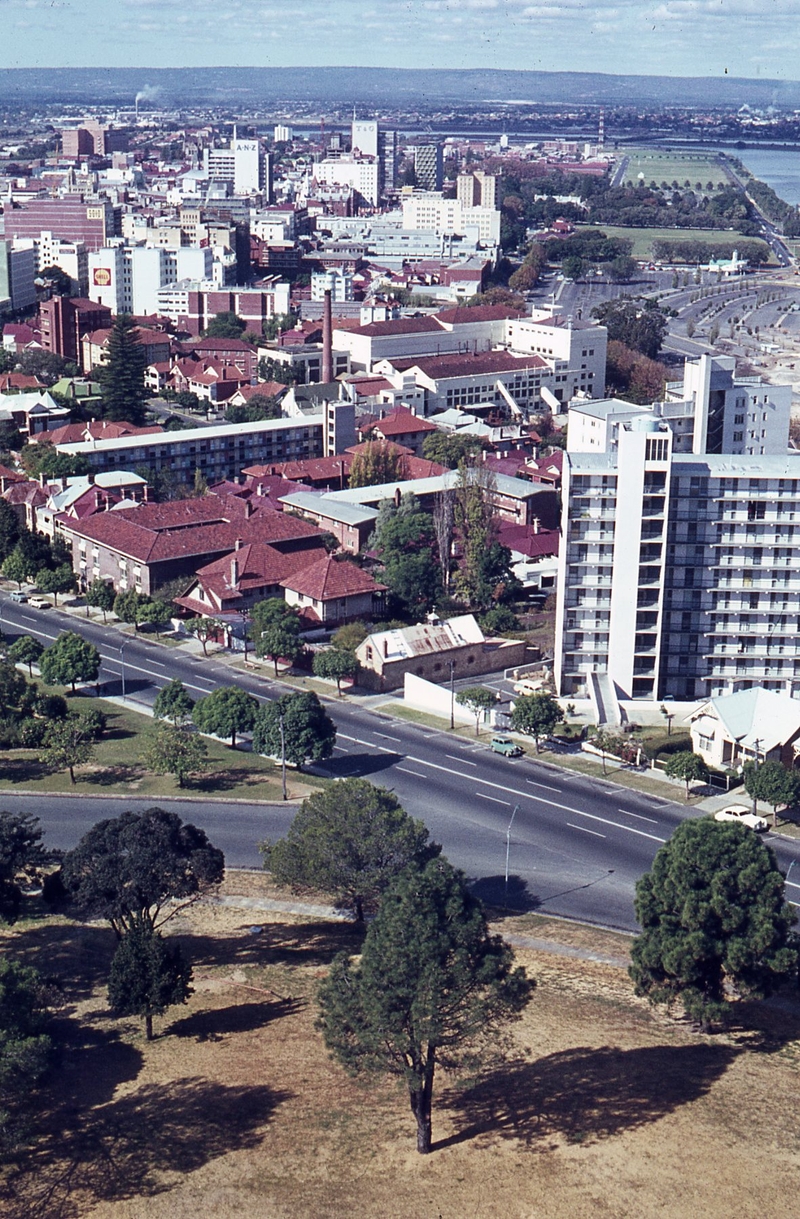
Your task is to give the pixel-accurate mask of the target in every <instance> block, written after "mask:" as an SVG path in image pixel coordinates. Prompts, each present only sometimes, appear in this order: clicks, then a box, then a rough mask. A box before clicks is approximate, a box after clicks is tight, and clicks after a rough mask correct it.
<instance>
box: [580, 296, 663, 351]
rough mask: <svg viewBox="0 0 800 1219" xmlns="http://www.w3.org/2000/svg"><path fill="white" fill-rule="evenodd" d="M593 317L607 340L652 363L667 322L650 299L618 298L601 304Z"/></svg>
mask: <svg viewBox="0 0 800 1219" xmlns="http://www.w3.org/2000/svg"><path fill="white" fill-rule="evenodd" d="M592 316H593V317H594V318H595V319H596V320H597V321H598V322H599V323H600V325H601V326H605V327H606V329H607V330H608V337H609V339H610V340H612V341H613V340H616V341H618V342H620V343H624V344H625V345H626V347H632V348H633V350H634V351H640V352H641V353H642V355H645V356H648V357H649V358H650V359H651V360H654V359H655V358H656V356H657V355H658V353H659V351H660V350H661V344H662V343H663V342H664V337H665V335H666V333H667V329H668V326H669V318H668V317H667V314H666V313H665V312H664V310H663V309H661V308H660V306H659V304H658V302H657V301H656V300H654V299H653V298H652V297H644V298H642V297H635V298H631V297H629V296H621V297H618V298H617V299H616V300H609V301H603V303H602V304H601V305H596V306H595V307H594V309H593V310H592Z"/></svg>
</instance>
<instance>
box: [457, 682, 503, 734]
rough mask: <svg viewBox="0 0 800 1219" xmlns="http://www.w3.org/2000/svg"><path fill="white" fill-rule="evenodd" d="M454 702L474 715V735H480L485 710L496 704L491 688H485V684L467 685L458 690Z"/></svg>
mask: <svg viewBox="0 0 800 1219" xmlns="http://www.w3.org/2000/svg"><path fill="white" fill-rule="evenodd" d="M456 702H457V703H458V705H459V707H466V708H467V710H469V711H471V712H472V714H473V715H474V716H475V735H476V736H480V726H481V720H482V719H483V718H484V716H485V715H486V712H487V711H488V710H489V709H490V708H491V707H494V706H496V704H497V699H496V697H495V695H494V694H493V693H492V691H491V690H487V688H486V686H467V688H466V689H465V690H459V692H458V694H457V695H456Z"/></svg>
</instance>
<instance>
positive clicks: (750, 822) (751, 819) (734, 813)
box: [714, 804, 767, 834]
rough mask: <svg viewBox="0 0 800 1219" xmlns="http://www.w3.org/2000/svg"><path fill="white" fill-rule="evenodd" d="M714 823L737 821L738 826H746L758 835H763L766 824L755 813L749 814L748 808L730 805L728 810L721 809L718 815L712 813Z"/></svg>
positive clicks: (741, 805)
mask: <svg viewBox="0 0 800 1219" xmlns="http://www.w3.org/2000/svg"><path fill="white" fill-rule="evenodd" d="M714 820H715V821H738V822H739V824H740V825H746V826H747V827H748V829H751V830H756V831H757V832H758V833H759V834H763V833H764V830H766V829H767V823H766V821H765V820H764V818H763V817H759V816H758V814H757V813H754V812H751V810H750V809H749V808H745V806H744V805H743V804H731V805H729V807H728V808H721V809H720V810H719V812H718V813H714Z"/></svg>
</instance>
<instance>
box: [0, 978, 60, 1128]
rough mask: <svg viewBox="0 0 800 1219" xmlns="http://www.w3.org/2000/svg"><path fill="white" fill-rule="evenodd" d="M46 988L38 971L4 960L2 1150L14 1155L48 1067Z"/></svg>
mask: <svg viewBox="0 0 800 1219" xmlns="http://www.w3.org/2000/svg"><path fill="white" fill-rule="evenodd" d="M44 992H45V988H44V985H43V983H42V980H41V978H40V977H39V975H38V974H37V972H36V971H35V970H34V969H31V968H30V967H29V966H27V965H22V964H20V963H19V962H18V961H13V960H11V958H10V957H9V956H7V955H6V956H3V957H0V1150H2V1151H3V1152H7V1151H9V1150H11V1149H12V1148H13V1147H14V1146H15V1145H16V1144H17V1143H18V1142H19V1141H20V1140H21V1139H23V1138H24V1137H25V1135H26V1133H27V1131H28V1123H29V1120H30V1115H31V1111H32V1110H33V1108H34V1101H35V1093H34V1088H35V1087H36V1085H37V1084H38V1083H39V1081H40V1080H41V1079H42V1077H43V1076H44V1074H45V1072H46V1071H47V1067H48V1065H49V1062H50V1056H51V1053H52V1042H51V1040H50V1037H49V1036H47V1034H46V1033H45V1032H44V1028H45V1019H46V1002H45V993H44Z"/></svg>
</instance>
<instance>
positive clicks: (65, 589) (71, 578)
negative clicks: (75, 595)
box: [36, 563, 77, 605]
mask: <svg viewBox="0 0 800 1219" xmlns="http://www.w3.org/2000/svg"><path fill="white" fill-rule="evenodd" d="M76 583H77V581H76V579H75V573H74V571H73V570H72V564H71V563H59V565H58V567H53V568H50V567H45V568H43V569H42V570H41V571H37V573H36V584H37V586H38V588H39V591H40V592H43V593H52V594H53V601H54V603H55V604H56V605H58V597H59V594H60V593H71V592H74V591H75V587H76Z"/></svg>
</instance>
